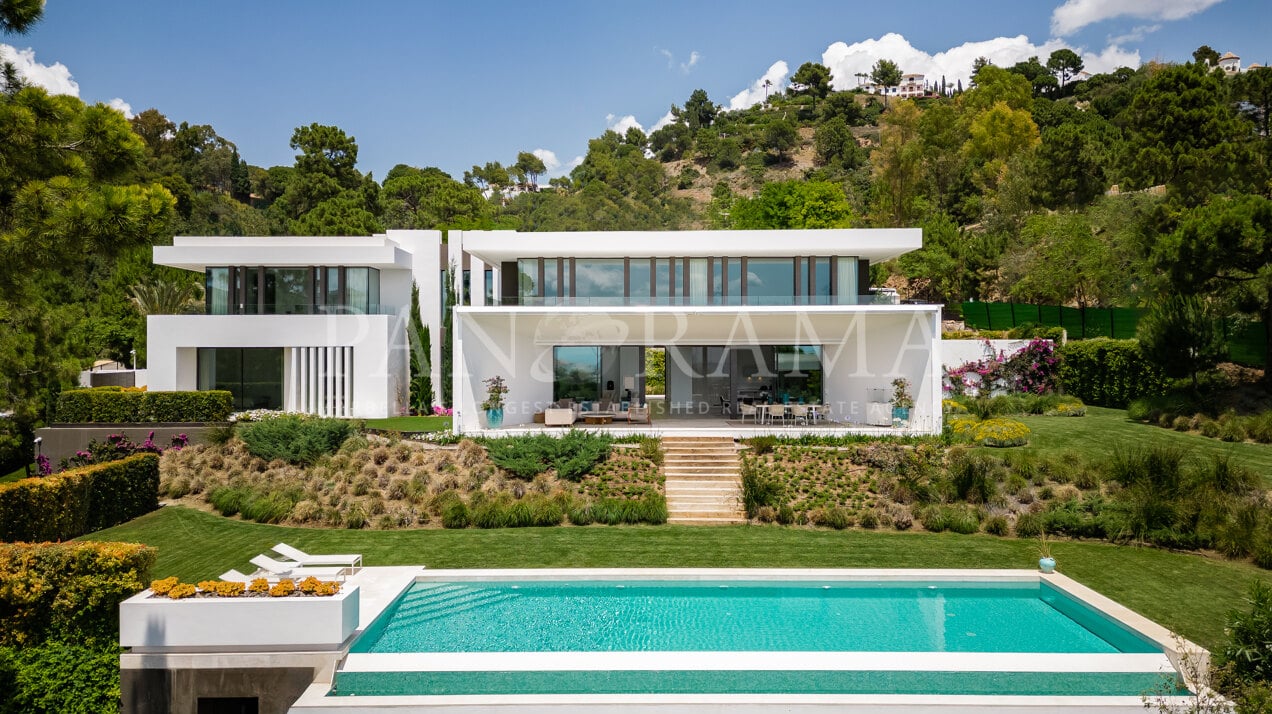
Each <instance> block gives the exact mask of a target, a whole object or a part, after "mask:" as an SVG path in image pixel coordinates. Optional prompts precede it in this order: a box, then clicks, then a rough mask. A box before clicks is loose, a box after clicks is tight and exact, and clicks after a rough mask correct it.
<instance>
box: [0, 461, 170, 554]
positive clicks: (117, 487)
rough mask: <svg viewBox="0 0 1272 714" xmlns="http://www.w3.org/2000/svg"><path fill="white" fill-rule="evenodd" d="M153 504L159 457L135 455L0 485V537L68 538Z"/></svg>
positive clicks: (132, 515) (156, 496) (119, 520)
mask: <svg viewBox="0 0 1272 714" xmlns="http://www.w3.org/2000/svg"><path fill="white" fill-rule="evenodd" d="M158 507H159V458H158V457H157V456H155V455H154V454H140V455H137V456H132V457H129V458H127V459H124V460H122V461H111V462H108V463H104V464H94V465H91V466H85V467H82V468H78V469H73V470H71V471H64V472H62V473H60V474H56V475H53V476H47V477H44V478H30V479H23V480H21V481H15V482H11V483H5V484H0V540H5V541H52V540H68V539H70V538H75V537H77V536H81V535H83V534H85V533H91V532H93V531H97V530H101V529H103V528H109V527H110V526H114V525H119V524H120V523H123V522H125V521H130V520H132V519H134V518H136V517H137V516H140V515H142V514H144V513H149V512H150V511H153V510H155V509H156V508H158Z"/></svg>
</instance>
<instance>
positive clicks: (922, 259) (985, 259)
mask: <svg viewBox="0 0 1272 714" xmlns="http://www.w3.org/2000/svg"><path fill="white" fill-rule="evenodd" d="M992 246H993V242H992V241H986V240H985V236H984V234H983V233H978V232H968V231H965V230H963V229H961V228H959V226H958V224H957V223H955V221H954V220H953V218H951V217H950V216H948V215H946V214H944V213H936V214H933V215H931V216H929V217H928V218H927V219H926V220H925V221H924V222H923V247H922V248H920V249H919V250H915V251H910V252H909V253H906V254H904V255H902V256H901V258H900V259H899V260H898V265H899V267H900V270H901V273H902V274H903V275H905V276H906V277H907V278H908V279H909V297H912V298H918V299H920V300H926V301H929V302H939V303H945V304H947V305H957V304H959V303H961V302H963V301H964V300H967V299H968V298H974V297H981V291H980V290H979V285H980V283H981V282H982V279H983V276H985V275H988V274H989V272H990V271H991V270H992V269H993V267H995V266H996V264H997V257H998V256H997V251H996V250H992Z"/></svg>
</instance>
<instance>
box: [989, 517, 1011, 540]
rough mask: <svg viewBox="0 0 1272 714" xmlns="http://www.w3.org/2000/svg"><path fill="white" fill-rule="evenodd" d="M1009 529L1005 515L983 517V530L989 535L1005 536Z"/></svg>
mask: <svg viewBox="0 0 1272 714" xmlns="http://www.w3.org/2000/svg"><path fill="white" fill-rule="evenodd" d="M1009 530H1010V526H1009V525H1008V523H1007V517H1006V516H990V517H989V518H986V519H985V532H986V533H988V534H990V535H996V536H1005V535H1007V532H1008V531H1009Z"/></svg>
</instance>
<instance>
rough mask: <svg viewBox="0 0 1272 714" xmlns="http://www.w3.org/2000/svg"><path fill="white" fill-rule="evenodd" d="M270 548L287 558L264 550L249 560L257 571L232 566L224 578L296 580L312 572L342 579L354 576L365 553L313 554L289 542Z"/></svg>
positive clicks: (223, 575)
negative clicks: (266, 553) (246, 571)
mask: <svg viewBox="0 0 1272 714" xmlns="http://www.w3.org/2000/svg"><path fill="white" fill-rule="evenodd" d="M271 550H273V551H274V553H276V554H278V555H280V556H282V557H284V558H286V560H278V559H276V558H272V557H270V556H268V555H265V554H263V553H262V554H261V555H258V556H256V557H255V558H252V559H251V561H249V562H251V564H252V565H255V566H256V567H257V568H258V570H257V571H256V572H255V573H253V574H251V575H245V574H243V573H240V572H239V571H237V570H234V569H230V570H227V571H225V572H224V573H221V579H222V580H226V581H232V582H240V583H247V582H251V581H252V580H254V579H256V578H265V579H267V580H281V579H284V578H287V579H292V580H296V579H300V578H306V577H309V576H311V575H312V576H314V577H315V578H334V579H337V580H342V579H344V577H345V576H346V575H352V574H354V573H356V572H358V571H359V570H361V569H362V556H361V555H360V554H357V553H342V554H332V555H311V554H309V553H306V552H304V551H303V550H300V549H299V548H294V547H292V546H290V545H287V544H286V543H279V544H278V545H276V546H274V547H273V548H272V549H271Z"/></svg>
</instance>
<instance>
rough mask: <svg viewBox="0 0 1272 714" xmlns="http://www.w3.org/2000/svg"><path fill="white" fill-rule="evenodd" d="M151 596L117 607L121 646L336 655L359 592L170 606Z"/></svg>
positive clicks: (354, 623) (352, 625)
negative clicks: (329, 650) (291, 651)
mask: <svg viewBox="0 0 1272 714" xmlns="http://www.w3.org/2000/svg"><path fill="white" fill-rule="evenodd" d="M150 595H151V593H150V590H146V591H145V592H141V593H138V594H136V595H134V596H132V597H130V598H128V599H127V600H125V601H123V602H122V603H120V604H119V644H120V645H122V646H124V647H132V648H136V649H139V650H142V651H145V650H164V649H183V650H202V651H209V650H224V651H234V652H244V651H253V650H258V651H259V650H328V649H339V647H340V646H341V644H343V643H344V642H345V640H347V639H349V636H350V635H352V634H353V632H354V630H356V629H357V627H358V601H359V593H358V588H357V586H353V587H348V586H346V588H345V589H342V590H341V592H340V593H339V594H337V595H332V596H330V597H277V598H275V597H237V598H187V599H184V600H171V599H169V598H166V597H151V596H150Z"/></svg>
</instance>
